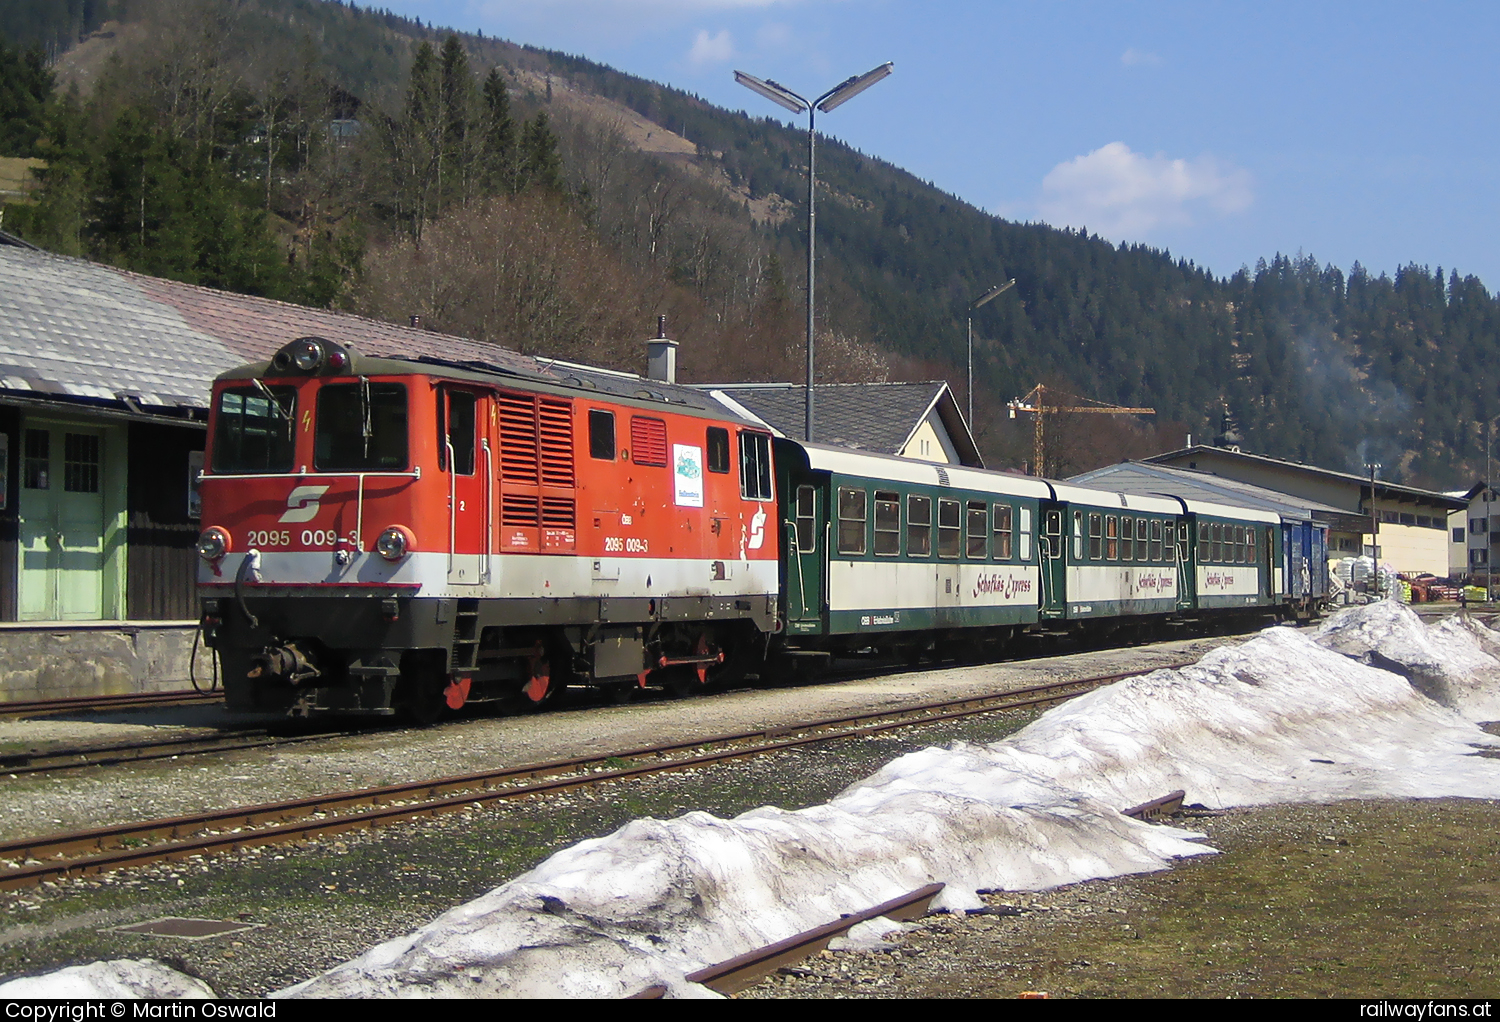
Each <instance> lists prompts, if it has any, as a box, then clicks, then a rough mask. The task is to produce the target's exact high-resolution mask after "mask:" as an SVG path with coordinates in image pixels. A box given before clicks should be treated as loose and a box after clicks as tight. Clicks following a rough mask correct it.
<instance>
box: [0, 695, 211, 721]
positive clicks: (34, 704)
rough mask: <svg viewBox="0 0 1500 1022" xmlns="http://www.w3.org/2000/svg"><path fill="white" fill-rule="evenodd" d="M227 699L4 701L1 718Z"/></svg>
mask: <svg viewBox="0 0 1500 1022" xmlns="http://www.w3.org/2000/svg"><path fill="white" fill-rule="evenodd" d="M223 701H224V693H223V692H195V691H181V692H132V693H130V694H128V695H118V696H75V697H73V698H69V699H38V700H32V701H29V702H7V703H0V718H16V717H42V716H50V715H53V714H58V713H88V712H91V711H100V710H139V709H146V708H154V707H158V706H195V705H199V704H203V703H219V702H223Z"/></svg>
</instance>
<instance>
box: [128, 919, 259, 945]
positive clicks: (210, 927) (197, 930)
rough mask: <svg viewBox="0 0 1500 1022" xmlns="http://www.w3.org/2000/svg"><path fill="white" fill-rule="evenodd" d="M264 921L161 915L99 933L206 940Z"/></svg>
mask: <svg viewBox="0 0 1500 1022" xmlns="http://www.w3.org/2000/svg"><path fill="white" fill-rule="evenodd" d="M264 925H265V924H264V923H243V922H230V921H227V920H223V919H192V918H188V917H185V916H163V917H162V918H161V919H152V920H149V921H147V922H144V923H131V924H130V925H129V926H116V927H114V928H113V929H109V930H100V931H99V932H100V933H141V934H145V935H146V936H149V937H179V938H181V939H183V940H208V939H209V938H210V937H222V936H224V935H225V934H227V933H239V932H241V931H243V930H258V929H260V928H261V927H262V926H264Z"/></svg>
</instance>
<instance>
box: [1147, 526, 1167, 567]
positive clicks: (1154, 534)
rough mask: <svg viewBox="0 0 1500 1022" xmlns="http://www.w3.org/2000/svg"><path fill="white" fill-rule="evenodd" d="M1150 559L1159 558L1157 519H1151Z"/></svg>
mask: <svg viewBox="0 0 1500 1022" xmlns="http://www.w3.org/2000/svg"><path fill="white" fill-rule="evenodd" d="M1168 538H1170V534H1169V537H1168ZM1151 559H1152V560H1153V561H1159V560H1161V521H1160V520H1159V519H1152V522H1151Z"/></svg>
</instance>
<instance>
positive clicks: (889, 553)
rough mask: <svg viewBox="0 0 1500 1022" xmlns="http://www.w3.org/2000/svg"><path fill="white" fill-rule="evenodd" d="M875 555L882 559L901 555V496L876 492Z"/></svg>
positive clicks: (886, 491)
mask: <svg viewBox="0 0 1500 1022" xmlns="http://www.w3.org/2000/svg"><path fill="white" fill-rule="evenodd" d="M875 553H876V554H877V555H878V556H880V557H898V556H900V554H901V494H899V493H895V492H892V491H890V490H876V491H875Z"/></svg>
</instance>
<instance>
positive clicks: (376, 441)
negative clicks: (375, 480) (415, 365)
mask: <svg viewBox="0 0 1500 1022" xmlns="http://www.w3.org/2000/svg"><path fill="white" fill-rule="evenodd" d="M406 421H407V415H406V386H405V384H401V383H371V382H368V381H364V380H361V381H360V382H359V383H325V384H324V385H323V386H322V387H321V388H320V389H319V390H318V422H317V426H316V428H315V431H314V433H313V437H314V451H313V466H314V467H315V468H317V469H320V470H322V471H325V472H381V471H393V470H399V469H404V468H406Z"/></svg>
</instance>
